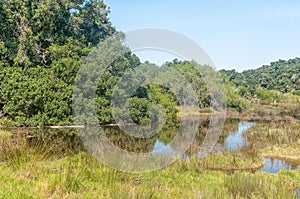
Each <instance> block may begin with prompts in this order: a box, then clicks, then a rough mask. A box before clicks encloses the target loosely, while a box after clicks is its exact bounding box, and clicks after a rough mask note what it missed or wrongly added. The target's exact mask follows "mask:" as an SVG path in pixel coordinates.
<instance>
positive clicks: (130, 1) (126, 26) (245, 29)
mask: <svg viewBox="0 0 300 199" xmlns="http://www.w3.org/2000/svg"><path fill="white" fill-rule="evenodd" d="M104 2H105V3H106V4H107V5H108V7H109V8H110V11H111V13H110V15H109V17H110V19H111V22H112V24H113V26H115V27H116V28H117V30H119V31H123V32H126V31H130V30H134V29H139V28H149V27H154V28H163V29H169V30H173V31H176V32H178V33H180V34H183V35H185V36H187V37H189V38H190V39H192V40H193V41H195V42H196V43H198V44H199V45H200V46H201V47H202V48H203V49H204V50H205V52H206V53H207V54H208V55H209V56H210V58H211V59H212V60H213V62H214V64H215V67H216V68H217V69H236V70H238V71H243V70H246V69H254V68H258V67H260V66H262V65H264V64H269V63H270V62H272V61H277V60H279V59H285V60H286V59H291V58H295V57H300V1H299V0H286V1H282V0H251V1H250V0H249V1H242V0H222V1H221V0H212V1H208V0H206V1H204V0H186V1H179V0H151V1H142V0H126V1H125V0H123V1H122V0H104ZM135 53H136V54H137V55H138V56H139V57H140V58H141V60H142V61H144V60H146V59H148V60H149V61H152V62H155V63H158V64H161V63H162V62H165V61H167V60H172V58H175V56H173V55H170V54H166V53H162V52H154V51H147V52H146V51H145V52H135Z"/></svg>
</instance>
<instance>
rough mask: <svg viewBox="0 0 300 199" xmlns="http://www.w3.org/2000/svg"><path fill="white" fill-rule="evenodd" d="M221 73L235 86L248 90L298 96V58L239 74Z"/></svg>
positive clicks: (299, 68)
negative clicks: (262, 89) (261, 89)
mask: <svg viewBox="0 0 300 199" xmlns="http://www.w3.org/2000/svg"><path fill="white" fill-rule="evenodd" d="M221 72H223V73H225V74H226V75H227V77H228V79H229V81H230V82H233V83H234V84H235V85H236V86H244V87H246V88H248V89H249V90H254V89H258V88H265V89H267V90H278V91H281V92H283V93H287V92H291V93H293V94H297V95H300V58H295V59H290V60H287V61H285V60H279V61H276V62H271V63H270V65H264V66H262V67H260V68H258V69H252V70H245V71H243V72H241V73H238V72H237V71H235V70H222V71H221Z"/></svg>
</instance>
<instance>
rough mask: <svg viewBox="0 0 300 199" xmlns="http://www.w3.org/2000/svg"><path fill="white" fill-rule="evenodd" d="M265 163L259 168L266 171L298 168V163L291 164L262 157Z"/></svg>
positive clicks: (299, 166)
mask: <svg viewBox="0 0 300 199" xmlns="http://www.w3.org/2000/svg"><path fill="white" fill-rule="evenodd" d="M264 161H265V165H264V166H263V167H262V168H261V169H260V171H263V172H267V173H278V172H279V171H280V170H281V169H285V170H296V169H300V165H292V164H289V163H287V162H285V161H283V160H277V159H271V158H264Z"/></svg>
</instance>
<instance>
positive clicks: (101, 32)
mask: <svg viewBox="0 0 300 199" xmlns="http://www.w3.org/2000/svg"><path fill="white" fill-rule="evenodd" d="M0 6H1V7H0V12H1V18H0V23H1V24H2V33H1V35H0V71H1V73H0V87H1V90H0V115H1V120H0V121H1V124H2V125H4V126H47V125H68V124H72V122H73V121H72V107H71V105H72V91H73V84H74V79H75V77H76V74H77V71H78V69H79V67H80V65H81V64H82V62H83V60H84V59H85V57H86V56H87V55H88V53H89V52H91V51H92V50H93V49H94V48H96V47H97V44H98V43H99V42H101V41H103V40H104V39H105V38H107V37H109V36H112V35H113V34H115V33H117V32H118V31H117V30H116V28H115V27H114V26H113V25H112V24H111V22H110V19H109V17H108V14H109V10H108V9H107V6H106V5H105V4H104V2H102V1H84V0H81V1H50V0H49V1H48V0H46V1H44V2H43V3H39V2H38V1H21V0H14V1H9V2H6V1H3V2H1V5H0ZM299 63H300V60H299V58H295V59H291V60H288V61H284V60H279V61H277V62H272V63H271V64H270V65H269V66H262V67H260V68H258V69H254V70H246V71H243V72H241V73H238V72H236V71H235V70H227V71H226V70H221V71H220V74H221V76H222V78H223V81H224V85H225V88H226V90H227V96H226V97H227V107H228V108H229V109H233V110H236V111H238V112H244V111H247V107H249V104H251V101H253V99H258V100H259V101H260V102H261V103H263V104H270V103H273V102H277V103H278V102H284V100H285V97H284V94H286V93H290V94H291V95H295V96H296V95H298V96H299V94H300V87H299V86H300V83H299V81H300V78H299V75H300V68H299ZM141 64H148V65H151V63H149V62H148V63H141V62H140V60H139V58H138V57H137V56H136V55H134V54H133V53H127V54H125V55H124V56H123V57H122V58H119V59H118V60H116V61H114V63H112V64H111V66H110V67H109V70H108V71H106V74H105V75H103V77H102V78H100V79H99V85H98V90H97V98H96V102H97V114H98V119H99V122H100V124H109V123H114V120H113V118H112V115H111V111H110V110H109V109H110V98H111V92H112V89H113V88H114V86H115V85H116V83H117V82H118V80H119V79H120V77H122V76H123V75H124V74H125V73H126V72H128V71H130V70H133V69H134V68H136V67H138V66H139V65H141ZM165 66H166V67H171V68H174V69H175V70H177V71H179V72H180V73H181V74H183V75H184V77H186V79H188V81H189V82H190V83H192V84H193V85H194V88H195V90H197V91H196V92H197V93H198V94H204V95H199V96H201V99H199V107H201V108H207V107H209V106H210V104H209V100H210V98H209V93H208V90H207V85H205V82H203V80H202V79H201V78H202V76H201V74H199V73H198V72H197V71H198V70H194V69H193V67H195V64H193V63H192V62H189V61H179V60H173V61H171V62H167V63H165ZM153 67H157V66H155V65H153ZM196 67H198V69H201V68H203V67H205V66H196ZM173 98H174V96H172V93H170V91H168V89H166V88H163V87H162V86H159V85H155V84H152V85H147V86H146V87H144V88H139V89H138V90H137V91H136V93H135V94H134V95H133V96H132V98H131V99H130V104H131V108H130V110H131V115H132V117H133V118H134V122H137V123H145V122H147V121H149V118H150V116H149V108H150V106H151V104H153V103H157V102H159V103H163V104H164V106H165V108H166V109H167V110H168V113H167V114H168V115H169V118H173V119H174V118H175V117H176V112H178V110H176V109H175V108H174V107H175V106H176V105H178V102H176V101H174V99H173ZM163 99H165V102H162V100H163ZM166 99H168V100H166ZM167 101H169V102H167ZM171 101H174V102H173V104H172V103H171ZM167 106H169V107H168V108H167Z"/></svg>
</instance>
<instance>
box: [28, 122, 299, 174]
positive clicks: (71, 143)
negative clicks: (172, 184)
mask: <svg viewBox="0 0 300 199" xmlns="http://www.w3.org/2000/svg"><path fill="white" fill-rule="evenodd" d="M254 125H255V123H254V122H240V121H239V120H231V121H227V122H226V123H225V124H224V128H223V132H222V134H221V136H220V140H219V141H218V143H217V147H216V150H227V151H235V150H237V149H238V148H239V147H240V146H243V145H245V144H248V141H247V140H246V139H245V138H244V137H243V133H244V132H245V131H246V130H247V129H249V128H251V127H252V126H254ZM188 126H191V124H188ZM193 128H198V131H199V132H198V134H197V135H196V136H195V138H194V140H193V142H192V144H191V146H190V148H189V149H188V150H187V151H186V152H185V153H183V154H181V155H182V156H183V158H184V159H189V158H190V157H191V156H196V155H197V154H198V153H199V152H200V151H201V148H200V146H201V144H202V143H203V140H204V138H205V136H206V135H207V134H208V132H209V124H208V123H203V122H202V123H201V125H200V126H198V127H197V126H195V127H193ZM103 130H104V133H105V135H106V137H107V138H108V139H109V141H110V142H111V143H113V144H114V145H115V146H117V147H119V148H120V149H123V150H125V151H128V152H134V153H149V154H151V155H153V156H156V155H158V156H168V157H171V156H176V154H178V151H183V150H184V149H182V147H181V145H178V143H177V144H175V145H174V143H172V140H173V139H174V137H175V136H176V134H177V130H178V126H176V125H174V126H165V127H164V128H163V129H162V130H161V132H160V133H159V134H158V135H155V136H152V137H150V138H136V137H133V136H130V135H128V134H125V133H124V132H123V131H121V130H120V129H119V128H118V127H117V126H106V127H103ZM188 132H189V129H186V132H185V133H187V134H186V135H188ZM185 133H183V134H182V135H181V136H180V139H182V141H183V142H184V141H185ZM188 138H189V137H187V138H186V141H187V142H189V141H190V140H189V139H188ZM27 142H28V144H29V145H31V146H36V145H38V144H39V143H42V144H43V148H51V150H52V153H53V154H61V155H63V156H64V155H68V154H74V153H78V152H80V151H83V150H86V149H85V147H84V145H83V143H82V140H81V139H80V137H79V136H78V135H77V131H76V130H75V129H35V130H32V131H31V132H30V138H29V139H27ZM183 144H184V143H183ZM264 161H265V165H264V166H263V167H262V168H261V169H260V171H263V172H268V173H277V172H279V171H280V170H281V169H285V170H294V169H300V165H292V164H289V163H287V162H285V161H282V160H277V159H273V160H272V159H270V158H264Z"/></svg>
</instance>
